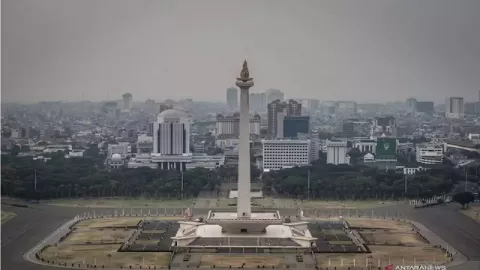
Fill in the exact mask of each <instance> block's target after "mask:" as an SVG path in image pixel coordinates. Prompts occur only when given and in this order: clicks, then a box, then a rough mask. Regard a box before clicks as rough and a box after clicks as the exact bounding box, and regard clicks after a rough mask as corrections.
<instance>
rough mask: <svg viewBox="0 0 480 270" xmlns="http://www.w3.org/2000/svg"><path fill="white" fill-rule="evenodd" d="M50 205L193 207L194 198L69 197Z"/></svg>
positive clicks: (52, 202) (53, 201) (50, 202)
mask: <svg viewBox="0 0 480 270" xmlns="http://www.w3.org/2000/svg"><path fill="white" fill-rule="evenodd" d="M47 203H48V204H50V205H55V206H63V207H90V208H99V207H103V208H105V207H111V208H141V207H149V208H157V207H159V208H164V207H175V208H182V207H191V206H192V205H193V199H185V200H183V201H181V200H169V199H165V200H153V199H152V200H150V199H124V198H118V199H117V198H111V199H107V198H105V199H69V200H52V201H49V202H47Z"/></svg>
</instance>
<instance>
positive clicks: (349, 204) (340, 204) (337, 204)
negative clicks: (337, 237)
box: [299, 200, 403, 209]
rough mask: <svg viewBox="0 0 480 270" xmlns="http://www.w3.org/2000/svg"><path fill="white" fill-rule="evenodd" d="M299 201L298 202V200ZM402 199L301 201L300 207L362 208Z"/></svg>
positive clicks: (395, 202)
mask: <svg viewBox="0 0 480 270" xmlns="http://www.w3.org/2000/svg"><path fill="white" fill-rule="evenodd" d="M299 203H300V202H299ZM401 203H403V202H402V201H378V200H365V201H363V200H362V201H319V200H318V201H317V200H309V201H305V200H304V201H301V203H300V207H302V208H321V209H364V208H374V207H380V206H386V205H394V204H401Z"/></svg>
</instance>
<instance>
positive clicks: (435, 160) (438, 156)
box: [415, 143, 443, 164]
mask: <svg viewBox="0 0 480 270" xmlns="http://www.w3.org/2000/svg"><path fill="white" fill-rule="evenodd" d="M415 151H416V158H417V162H419V163H423V164H441V163H442V162H443V145H442V144H437V143H419V144H417V146H416V148H415Z"/></svg>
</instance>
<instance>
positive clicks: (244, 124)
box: [236, 61, 253, 218]
mask: <svg viewBox="0 0 480 270" xmlns="http://www.w3.org/2000/svg"><path fill="white" fill-rule="evenodd" d="M236 85H237V86H238V87H239V88H240V138H239V145H238V197H237V216H238V217H246V218H250V217H251V213H252V208H251V205H250V196H251V193H250V105H249V89H250V87H252V86H253V78H250V72H249V70H248V66H247V61H245V62H244V63H243V69H242V72H241V73H240V78H237V83H236Z"/></svg>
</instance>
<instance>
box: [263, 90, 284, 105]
mask: <svg viewBox="0 0 480 270" xmlns="http://www.w3.org/2000/svg"><path fill="white" fill-rule="evenodd" d="M265 94H266V97H267V104H269V103H272V102H273V101H275V100H277V99H278V100H280V101H283V99H284V98H285V94H283V92H282V91H280V90H278V89H269V90H267V91H266V92H265Z"/></svg>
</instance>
